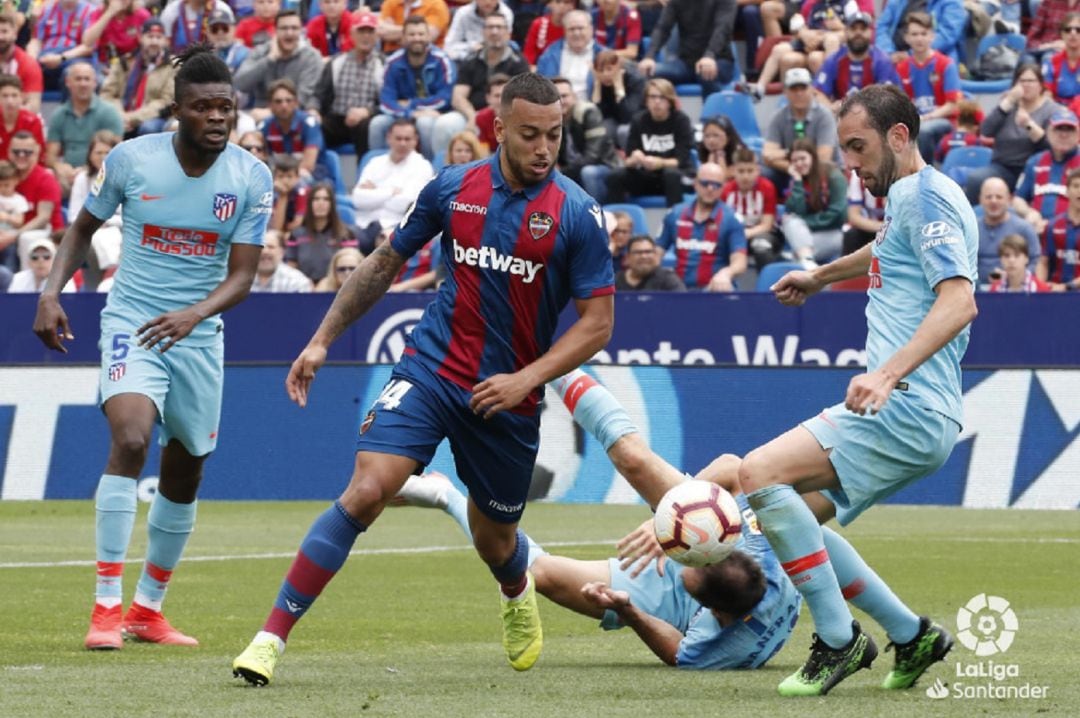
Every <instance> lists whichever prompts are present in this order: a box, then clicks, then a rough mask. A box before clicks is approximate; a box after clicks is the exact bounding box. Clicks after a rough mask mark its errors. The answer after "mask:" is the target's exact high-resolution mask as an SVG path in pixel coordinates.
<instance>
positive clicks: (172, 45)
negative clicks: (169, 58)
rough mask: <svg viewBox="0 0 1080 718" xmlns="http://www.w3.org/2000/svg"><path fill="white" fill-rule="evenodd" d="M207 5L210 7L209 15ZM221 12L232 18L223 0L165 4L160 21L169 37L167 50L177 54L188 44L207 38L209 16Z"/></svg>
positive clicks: (190, 0) (192, 0)
mask: <svg viewBox="0 0 1080 718" xmlns="http://www.w3.org/2000/svg"><path fill="white" fill-rule="evenodd" d="M208 6H210V7H211V8H212V9H211V10H210V15H209V16H208V15H207V14H206V13H207V7H208ZM221 12H224V13H227V14H228V16H229V18H233V12H232V9H231V8H230V7H229V6H228V4H227V3H225V2H224V0H209V2H208V1H207V0H173V2H170V3H168V4H166V5H165V9H164V10H162V11H161V22H162V23H163V24H164V26H165V36H166V37H168V38H169V51H170V52H171V53H172V54H174V55H179V54H180V53H181V52H183V51H184V50H185V49H187V47H188V46H189V45H197V44H199V43H200V42H205V41H207V40H209V39H210V24H211V21H210V18H211V17H213V16H214V15H215V14H217V13H221Z"/></svg>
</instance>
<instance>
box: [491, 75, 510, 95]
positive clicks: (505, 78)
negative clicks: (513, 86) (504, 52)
mask: <svg viewBox="0 0 1080 718" xmlns="http://www.w3.org/2000/svg"><path fill="white" fill-rule="evenodd" d="M508 82H510V76H509V75H507V74H506V73H505V72H496V73H495V74H494V75H491V76H490V77H488V81H487V91H488V92H491V91H492V90H493V89H495V88H496V87H498V86H499V85H505V84H506V83H508Z"/></svg>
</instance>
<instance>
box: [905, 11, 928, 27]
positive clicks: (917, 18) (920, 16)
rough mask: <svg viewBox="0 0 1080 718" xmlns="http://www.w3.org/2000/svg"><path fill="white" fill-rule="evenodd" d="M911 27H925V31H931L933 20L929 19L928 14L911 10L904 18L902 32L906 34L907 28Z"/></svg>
mask: <svg viewBox="0 0 1080 718" xmlns="http://www.w3.org/2000/svg"><path fill="white" fill-rule="evenodd" d="M912 25H918V26H919V27H925V28H926V29H927V30H933V29H934V18H933V17H931V16H930V13H928V12H923V11H922V10H913V11H912V12H909V13H908V14H907V15H905V16H904V32H907V31H908V28H910V27H911V26H912Z"/></svg>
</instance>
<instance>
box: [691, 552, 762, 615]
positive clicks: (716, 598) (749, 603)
mask: <svg viewBox="0 0 1080 718" xmlns="http://www.w3.org/2000/svg"><path fill="white" fill-rule="evenodd" d="M698 570H699V571H701V578H702V581H701V586H700V587H699V589H698V591H697V595H694V598H695V599H696V600H697V602H698V603H700V604H701V605H702V606H705V607H706V608H710V609H713V610H716V611H722V612H723V613H727V614H729V615H731V616H745V615H746V614H748V613H750V612H751V611H752V610H754V606H756V605H758V603H760V602H761V599H762V598H763V597H764V596H765V590H766V585H765V574H764V573H762V571H761V566H759V565H758V563H757V561H755V560H754V559H753V558H752V557H751V556H750V555H749V554H746V553H744V552H742V551H732V552H731V555H730V556H728V557H727V558H726V559H724V560H723V561H720V562H719V563H714V564H711V565H709V566H705V567H704V568H701V569H698Z"/></svg>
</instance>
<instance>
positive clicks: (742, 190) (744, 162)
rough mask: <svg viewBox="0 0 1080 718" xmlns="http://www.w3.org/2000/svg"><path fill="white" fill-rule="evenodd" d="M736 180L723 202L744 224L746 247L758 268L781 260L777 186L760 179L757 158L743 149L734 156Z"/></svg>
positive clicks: (722, 193) (726, 187)
mask: <svg viewBox="0 0 1080 718" xmlns="http://www.w3.org/2000/svg"><path fill="white" fill-rule="evenodd" d="M732 171H733V173H734V175H735V179H732V180H728V182H727V184H725V185H724V188H723V189H721V190H720V199H721V201H723V202H726V203H727V204H728V205H729V206H730V207H731V208H732V209H734V210H735V216H736V217H737V218H738V219H739V221H740V222H742V223H743V226H744V228H745V233H746V246H747V249H748V250H749V252H750V256H751V257H752V258H753V259H754V264H755V266H757V267H758V268H759V269H760V268H761V267H764V266H765V265H766V264H768V263H770V262H775V261H776V260H777V259H778V258H779V254H780V250H781V249H782V248H783V238H782V237H781V236H780V234H779V233H778V232H774V231H773V230H774V228H775V227H776V187H774V186H773V183H772V182H770V181H769V180H767V179H765V178H764V177H762V176H761V167H760V166H759V165H758V162H757V155H755V154H754V151H753V150H751V149H749V148H747V147H740V148H738V149H737V150H735V152H734V154H733V155H732Z"/></svg>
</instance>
